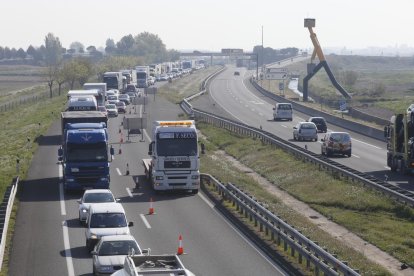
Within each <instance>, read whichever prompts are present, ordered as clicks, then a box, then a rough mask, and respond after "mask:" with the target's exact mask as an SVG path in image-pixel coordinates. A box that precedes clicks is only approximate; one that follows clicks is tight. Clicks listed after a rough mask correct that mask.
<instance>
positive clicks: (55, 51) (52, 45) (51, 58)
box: [44, 33, 62, 98]
mask: <svg viewBox="0 0 414 276" xmlns="http://www.w3.org/2000/svg"><path fill="white" fill-rule="evenodd" d="M44 51H45V61H46V66H47V71H46V78H47V85H48V86H49V92H50V97H51V98H52V96H53V93H52V91H53V90H52V88H53V82H54V81H55V78H56V75H57V71H58V68H59V63H60V61H61V59H62V44H61V43H60V40H59V38H58V37H55V36H54V35H53V34H52V33H48V34H47V35H46V37H45V49H44Z"/></svg>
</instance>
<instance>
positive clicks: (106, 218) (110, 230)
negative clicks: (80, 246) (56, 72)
mask: <svg viewBox="0 0 414 276" xmlns="http://www.w3.org/2000/svg"><path fill="white" fill-rule="evenodd" d="M86 225H87V227H88V228H87V229H86V231H85V238H86V248H87V249H88V250H89V252H90V251H92V250H93V248H94V247H95V245H96V243H97V242H98V241H99V240H100V238H101V237H103V236H109V235H129V234H130V231H129V227H131V226H133V225H134V224H133V223H132V222H128V221H127V218H126V216H125V210H124V208H123V207H122V205H121V204H120V203H114V202H112V203H100V204H92V205H90V207H89V212H88V218H87V220H86Z"/></svg>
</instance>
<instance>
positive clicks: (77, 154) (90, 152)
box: [66, 142, 108, 162]
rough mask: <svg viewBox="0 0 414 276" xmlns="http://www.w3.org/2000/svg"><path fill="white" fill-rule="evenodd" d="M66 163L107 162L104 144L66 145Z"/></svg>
mask: <svg viewBox="0 0 414 276" xmlns="http://www.w3.org/2000/svg"><path fill="white" fill-rule="evenodd" d="M66 150H67V154H66V161H68V162H104V161H108V154H107V148H106V143H104V142H99V143H90V144H89V143H88V144H78V143H68V144H67V147H66Z"/></svg>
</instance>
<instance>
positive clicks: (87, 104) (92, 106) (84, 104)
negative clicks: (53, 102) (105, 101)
mask: <svg viewBox="0 0 414 276" xmlns="http://www.w3.org/2000/svg"><path fill="white" fill-rule="evenodd" d="M96 110H98V103H97V102H96V98H95V97H94V96H79V97H76V96H74V97H70V98H69V100H68V107H67V109H66V111H96Z"/></svg>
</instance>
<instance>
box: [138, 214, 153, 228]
mask: <svg viewBox="0 0 414 276" xmlns="http://www.w3.org/2000/svg"><path fill="white" fill-rule="evenodd" d="M139 216H140V217H141V219H142V221H143V222H144V224H145V226H146V227H147V228H148V229H151V225H150V224H149V222H148V220H147V218H146V217H145V215H144V214H140V215H139Z"/></svg>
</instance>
